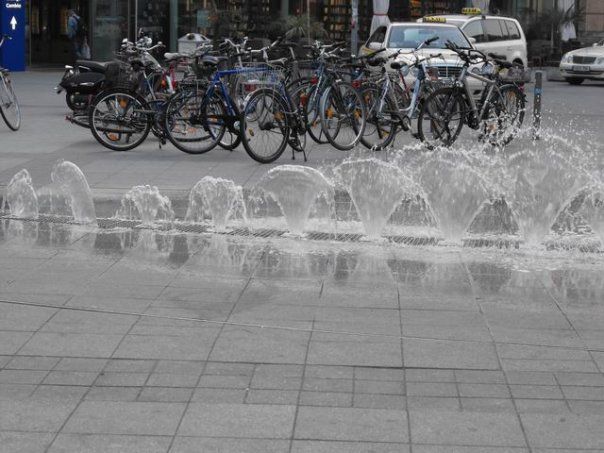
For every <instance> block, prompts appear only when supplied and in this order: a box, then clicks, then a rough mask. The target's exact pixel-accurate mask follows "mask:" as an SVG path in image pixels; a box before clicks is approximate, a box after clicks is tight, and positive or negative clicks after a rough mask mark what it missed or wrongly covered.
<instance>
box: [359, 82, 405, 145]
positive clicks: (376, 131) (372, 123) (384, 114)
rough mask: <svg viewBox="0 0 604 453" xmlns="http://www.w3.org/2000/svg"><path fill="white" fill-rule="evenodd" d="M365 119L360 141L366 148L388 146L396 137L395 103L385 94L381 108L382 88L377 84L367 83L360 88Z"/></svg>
mask: <svg viewBox="0 0 604 453" xmlns="http://www.w3.org/2000/svg"><path fill="white" fill-rule="evenodd" d="M361 93H362V95H363V100H364V101H365V108H366V109H367V119H366V122H365V131H364V132H363V136H362V137H361V143H362V144H363V145H365V147H367V148H368V149H371V150H375V151H379V150H382V149H384V148H386V147H387V146H389V145H390V144H391V143H392V142H393V141H394V138H395V137H396V130H397V125H398V118H397V116H396V114H395V111H396V105H395V103H394V101H393V100H392V99H391V98H390V96H386V99H384V103H383V105H382V108H381V109H380V104H381V95H382V90H381V88H380V87H379V86H378V85H374V84H369V85H365V86H364V87H363V88H362V89H361Z"/></svg>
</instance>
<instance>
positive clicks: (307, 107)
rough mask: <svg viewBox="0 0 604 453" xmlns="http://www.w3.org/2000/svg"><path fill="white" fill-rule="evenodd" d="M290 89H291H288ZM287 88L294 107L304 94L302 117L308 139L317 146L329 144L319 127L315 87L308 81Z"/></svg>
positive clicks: (318, 102)
mask: <svg viewBox="0 0 604 453" xmlns="http://www.w3.org/2000/svg"><path fill="white" fill-rule="evenodd" d="M290 87H291V88H290ZM290 87H288V93H290V97H291V99H292V103H294V105H299V104H298V103H299V100H300V96H301V95H302V94H304V95H305V96H306V101H305V103H304V115H305V117H306V123H307V124H306V131H307V132H308V135H310V138H311V139H312V140H313V141H314V142H315V143H318V144H319V145H324V144H325V143H329V142H328V141H327V139H326V138H325V134H324V133H323V128H322V127H321V115H320V108H319V106H320V98H321V96H320V94H319V91H318V89H317V86H316V85H313V84H312V83H311V81H310V79H307V80H304V81H302V82H301V83H297V84H295V85H294V84H290Z"/></svg>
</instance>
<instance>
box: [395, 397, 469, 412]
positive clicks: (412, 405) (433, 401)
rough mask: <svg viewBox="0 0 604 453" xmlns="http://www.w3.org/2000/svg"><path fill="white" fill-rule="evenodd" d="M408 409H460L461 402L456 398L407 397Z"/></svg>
mask: <svg viewBox="0 0 604 453" xmlns="http://www.w3.org/2000/svg"><path fill="white" fill-rule="evenodd" d="M407 407H408V408H409V409H439V410H447V409H460V408H461V401H460V399H459V398H457V397H439V396H407Z"/></svg>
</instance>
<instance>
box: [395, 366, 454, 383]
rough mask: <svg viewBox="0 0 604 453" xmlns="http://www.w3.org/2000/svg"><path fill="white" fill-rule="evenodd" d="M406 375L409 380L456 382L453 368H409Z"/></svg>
mask: <svg viewBox="0 0 604 453" xmlns="http://www.w3.org/2000/svg"><path fill="white" fill-rule="evenodd" d="M405 376H406V379H407V382H455V373H454V372H453V370H439V369H426V368H424V369H408V370H405Z"/></svg>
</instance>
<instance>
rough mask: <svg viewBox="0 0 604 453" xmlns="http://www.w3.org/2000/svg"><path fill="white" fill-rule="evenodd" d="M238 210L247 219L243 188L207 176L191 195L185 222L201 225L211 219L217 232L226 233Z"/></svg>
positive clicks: (194, 188) (194, 187)
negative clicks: (228, 224)
mask: <svg viewBox="0 0 604 453" xmlns="http://www.w3.org/2000/svg"><path fill="white" fill-rule="evenodd" d="M237 208H239V210H240V211H242V212H241V214H242V216H243V218H244V219H245V203H244V202H243V189H242V187H241V186H238V185H236V184H235V183H234V182H233V181H231V180H229V179H222V178H213V177H211V176H206V177H204V178H202V179H201V180H200V181H199V182H197V184H195V186H193V188H192V189H191V192H190V193H189V207H188V208H187V214H186V216H185V221H187V222H195V223H199V222H203V221H205V220H206V219H208V218H210V219H211V220H212V222H213V223H214V226H215V228H216V230H218V231H224V230H225V227H226V225H227V223H228V221H229V219H230V218H231V217H232V216H233V215H234V213H235V211H236V210H237Z"/></svg>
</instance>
